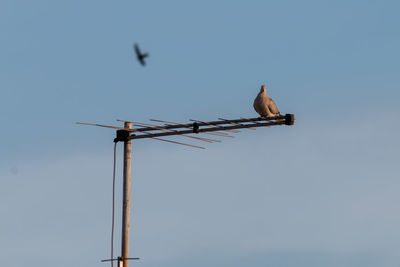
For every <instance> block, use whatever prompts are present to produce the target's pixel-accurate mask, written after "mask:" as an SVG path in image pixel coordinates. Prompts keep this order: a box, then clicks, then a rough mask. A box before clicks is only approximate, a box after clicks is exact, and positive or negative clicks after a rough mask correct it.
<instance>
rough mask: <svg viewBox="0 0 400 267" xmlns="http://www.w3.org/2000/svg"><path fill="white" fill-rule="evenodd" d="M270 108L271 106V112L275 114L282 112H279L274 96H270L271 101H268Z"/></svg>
mask: <svg viewBox="0 0 400 267" xmlns="http://www.w3.org/2000/svg"><path fill="white" fill-rule="evenodd" d="M268 108H269V110H270V111H271V113H273V114H280V113H279V110H278V107H277V106H276V104H275V102H274V100H272V98H269V101H268Z"/></svg>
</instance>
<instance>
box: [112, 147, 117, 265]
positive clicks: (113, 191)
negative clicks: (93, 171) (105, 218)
mask: <svg viewBox="0 0 400 267" xmlns="http://www.w3.org/2000/svg"><path fill="white" fill-rule="evenodd" d="M116 162H117V142H114V166H113V182H112V216H111V217H112V219H111V259H113V258H114V218H115V216H114V214H115V166H116ZM111 267H114V261H111Z"/></svg>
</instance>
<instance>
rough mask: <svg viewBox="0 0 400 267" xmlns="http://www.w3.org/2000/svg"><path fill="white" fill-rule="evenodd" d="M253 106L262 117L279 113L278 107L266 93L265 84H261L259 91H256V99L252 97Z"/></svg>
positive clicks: (274, 115)
mask: <svg viewBox="0 0 400 267" xmlns="http://www.w3.org/2000/svg"><path fill="white" fill-rule="evenodd" d="M253 107H254V109H255V110H256V111H257V113H258V114H260V116H261V117H264V118H269V117H276V116H279V115H281V114H280V113H279V110H278V107H277V106H276V105H275V102H274V100H272V98H270V97H269V96H268V95H267V89H266V86H265V85H262V86H261V90H260V92H259V93H258V95H257V97H256V99H254V104H253Z"/></svg>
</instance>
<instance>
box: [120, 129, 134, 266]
mask: <svg viewBox="0 0 400 267" xmlns="http://www.w3.org/2000/svg"><path fill="white" fill-rule="evenodd" d="M125 128H126V129H132V123H131V122H125ZM131 155H132V141H131V140H129V139H127V140H125V141H124V183H123V199H122V240H121V257H122V261H123V265H122V266H123V267H128V260H127V258H129V215H130V195H131Z"/></svg>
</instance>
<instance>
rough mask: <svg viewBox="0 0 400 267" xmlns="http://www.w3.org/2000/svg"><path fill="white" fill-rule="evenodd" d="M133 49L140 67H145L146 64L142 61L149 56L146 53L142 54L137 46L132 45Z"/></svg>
mask: <svg viewBox="0 0 400 267" xmlns="http://www.w3.org/2000/svg"><path fill="white" fill-rule="evenodd" d="M134 49H135V53H136V57H137V59H138V60H139V62H140V64H142V66H144V65H146V62H145V61H144V59H145V58H146V57H148V56H149V54H147V53H144V54H143V53H142V52H141V51H140V49H139V46H138V45H137V44H135V45H134Z"/></svg>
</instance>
